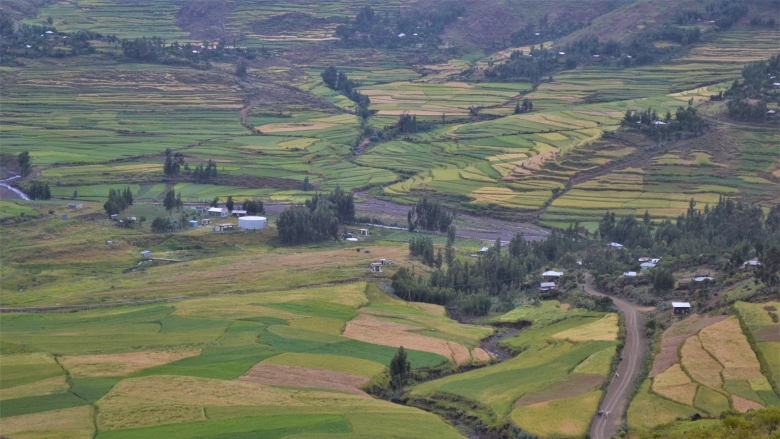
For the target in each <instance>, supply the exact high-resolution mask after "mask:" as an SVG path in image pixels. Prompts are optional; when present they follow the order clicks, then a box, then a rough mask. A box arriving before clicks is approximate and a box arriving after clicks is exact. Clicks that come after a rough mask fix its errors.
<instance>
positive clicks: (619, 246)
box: [609, 242, 623, 250]
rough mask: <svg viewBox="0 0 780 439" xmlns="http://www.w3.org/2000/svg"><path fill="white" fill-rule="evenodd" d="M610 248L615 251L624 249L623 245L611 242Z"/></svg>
mask: <svg viewBox="0 0 780 439" xmlns="http://www.w3.org/2000/svg"><path fill="white" fill-rule="evenodd" d="M609 246H610V247H612V248H613V249H615V250H620V249H622V248H623V244H618V243H617V242H610V243H609Z"/></svg>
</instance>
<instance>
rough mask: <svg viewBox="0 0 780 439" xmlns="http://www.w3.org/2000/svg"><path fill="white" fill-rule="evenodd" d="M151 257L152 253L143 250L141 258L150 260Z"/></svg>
mask: <svg viewBox="0 0 780 439" xmlns="http://www.w3.org/2000/svg"><path fill="white" fill-rule="evenodd" d="M151 255H152V252H150V251H149V250H141V256H143V257H144V258H147V259H148V258H149V257H150V256H151Z"/></svg>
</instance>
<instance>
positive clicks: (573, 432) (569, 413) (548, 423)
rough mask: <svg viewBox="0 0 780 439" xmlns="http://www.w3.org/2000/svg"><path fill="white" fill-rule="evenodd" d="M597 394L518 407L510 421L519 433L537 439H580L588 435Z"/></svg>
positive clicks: (597, 397)
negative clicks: (547, 438) (514, 424)
mask: <svg viewBox="0 0 780 439" xmlns="http://www.w3.org/2000/svg"><path fill="white" fill-rule="evenodd" d="M601 393H602V391H601V390H597V391H595V392H590V393H586V394H584V395H579V396H572V397H570V398H562V399H556V400H553V401H547V402H540V403H537V404H532V405H527V406H520V407H517V408H515V409H514V410H512V414H511V417H512V420H513V421H514V422H515V423H516V424H517V425H518V426H519V427H520V428H522V429H523V430H525V431H528V432H529V433H532V434H535V435H537V436H540V437H556V438H563V437H582V436H583V435H585V433H586V432H587V431H588V427H589V426H590V420H591V416H592V414H593V413H594V412H595V411H596V409H597V408H598V403H599V400H600V399H601Z"/></svg>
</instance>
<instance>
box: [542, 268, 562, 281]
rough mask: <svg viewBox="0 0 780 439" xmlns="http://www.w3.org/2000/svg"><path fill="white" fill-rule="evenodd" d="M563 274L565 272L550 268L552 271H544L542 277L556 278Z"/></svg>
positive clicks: (546, 278) (547, 278)
mask: <svg viewBox="0 0 780 439" xmlns="http://www.w3.org/2000/svg"><path fill="white" fill-rule="evenodd" d="M561 276H563V272H562V271H552V270H550V271H545V272H544V273H542V277H543V278H544V280H555V279H558V278H560V277H561Z"/></svg>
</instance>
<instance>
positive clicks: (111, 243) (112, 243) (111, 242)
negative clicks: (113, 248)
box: [106, 241, 114, 245]
mask: <svg viewBox="0 0 780 439" xmlns="http://www.w3.org/2000/svg"><path fill="white" fill-rule="evenodd" d="M106 245H114V241H106Z"/></svg>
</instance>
